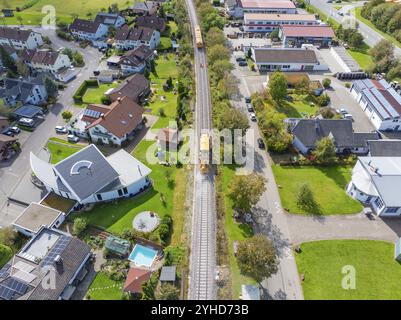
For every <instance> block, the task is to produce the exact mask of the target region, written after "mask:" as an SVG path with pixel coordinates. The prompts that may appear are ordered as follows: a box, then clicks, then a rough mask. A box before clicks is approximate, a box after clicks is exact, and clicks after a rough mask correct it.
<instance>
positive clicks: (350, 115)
mask: <svg viewBox="0 0 401 320" xmlns="http://www.w3.org/2000/svg"><path fill="white" fill-rule="evenodd" d="M343 119H348V120H354V118H353V117H352V114H350V113H344V114H343Z"/></svg>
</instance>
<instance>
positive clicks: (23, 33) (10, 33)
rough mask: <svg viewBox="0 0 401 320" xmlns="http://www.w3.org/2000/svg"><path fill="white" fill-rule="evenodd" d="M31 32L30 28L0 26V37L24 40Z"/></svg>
mask: <svg viewBox="0 0 401 320" xmlns="http://www.w3.org/2000/svg"><path fill="white" fill-rule="evenodd" d="M31 33H32V30H22V29H19V28H7V27H0V38H3V39H9V40H19V41H26V40H27V39H28V38H29V36H30V34H31Z"/></svg>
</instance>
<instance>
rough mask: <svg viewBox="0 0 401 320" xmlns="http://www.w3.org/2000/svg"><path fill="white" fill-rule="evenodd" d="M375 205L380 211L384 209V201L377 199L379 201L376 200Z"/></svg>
mask: <svg viewBox="0 0 401 320" xmlns="http://www.w3.org/2000/svg"><path fill="white" fill-rule="evenodd" d="M375 205H376V206H377V207H378V208H379V209H380V208H382V207H383V201H382V199H380V198H377V199H376V200H375Z"/></svg>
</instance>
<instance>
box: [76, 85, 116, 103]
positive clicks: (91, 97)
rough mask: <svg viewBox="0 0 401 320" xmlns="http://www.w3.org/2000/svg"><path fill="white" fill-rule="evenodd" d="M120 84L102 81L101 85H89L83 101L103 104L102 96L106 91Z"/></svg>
mask: <svg viewBox="0 0 401 320" xmlns="http://www.w3.org/2000/svg"><path fill="white" fill-rule="evenodd" d="M117 86H118V83H117V82H113V83H101V84H99V87H97V88H96V87H88V89H87V90H86V92H85V94H84V96H83V97H82V102H83V103H86V104H91V103H92V104H101V103H102V100H101V99H102V97H103V96H104V93H105V92H106V91H107V90H109V89H111V88H115V87H117Z"/></svg>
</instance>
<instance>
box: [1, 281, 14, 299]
mask: <svg viewBox="0 0 401 320" xmlns="http://www.w3.org/2000/svg"><path fill="white" fill-rule="evenodd" d="M13 295H14V291H13V290H11V289H10V288H7V287H5V286H3V285H2V284H0V299H4V300H11V298H12V297H13Z"/></svg>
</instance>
